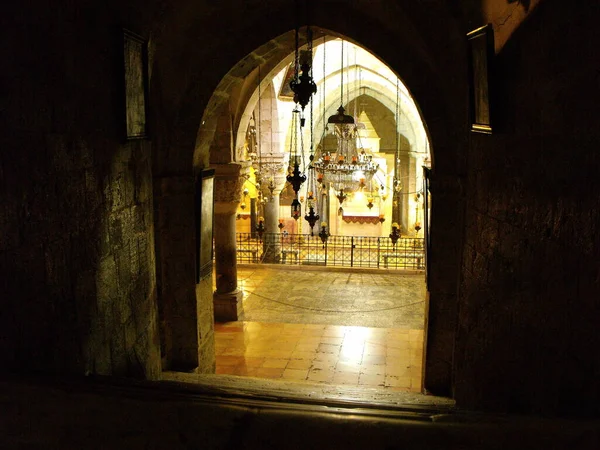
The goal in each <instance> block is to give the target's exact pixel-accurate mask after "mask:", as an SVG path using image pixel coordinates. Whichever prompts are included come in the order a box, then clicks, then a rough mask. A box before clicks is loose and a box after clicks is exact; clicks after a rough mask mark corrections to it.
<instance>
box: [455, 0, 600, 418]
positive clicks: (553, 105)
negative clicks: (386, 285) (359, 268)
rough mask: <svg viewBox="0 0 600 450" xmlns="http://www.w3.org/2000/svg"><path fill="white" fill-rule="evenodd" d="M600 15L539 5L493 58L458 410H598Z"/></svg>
mask: <svg viewBox="0 0 600 450" xmlns="http://www.w3.org/2000/svg"><path fill="white" fill-rule="evenodd" d="M599 12H600V9H599V7H598V5H597V4H594V5H593V6H592V5H591V4H590V3H588V4H586V5H585V6H584V5H583V4H580V5H578V6H577V7H571V6H570V5H566V4H563V3H560V2H558V1H552V0H549V1H546V2H542V3H541V4H540V5H539V6H538V7H537V8H536V10H535V11H534V12H533V13H532V14H531V16H530V17H529V19H528V21H526V22H525V23H524V24H523V25H522V27H521V28H520V29H519V30H517V32H516V33H515V34H513V36H512V37H511V39H510V40H509V41H508V42H507V43H506V45H505V46H504V48H503V49H502V51H501V53H500V54H498V55H497V60H496V68H495V71H496V72H495V78H494V83H495V86H496V88H497V91H496V94H495V96H494V98H493V103H492V107H493V108H494V111H493V113H495V114H494V116H493V119H494V120H495V124H494V133H493V135H491V136H485V135H472V138H471V146H470V150H469V162H468V163H469V177H468V209H467V214H466V243H465V247H464V254H463V262H462V266H463V269H462V277H461V286H460V299H459V301H460V305H459V328H458V337H457V342H456V347H455V394H456V399H457V402H458V404H460V405H461V406H463V407H466V408H476V409H488V410H496V411H507V412H528V413H545V414H573V415H594V414H596V415H597V414H598V413H599V412H600V408H599V406H598V404H599V400H600V376H599V373H600V356H599V355H600V352H598V348H599V346H600V334H599V333H598V332H597V329H598V328H597V327H598V318H599V317H600V314H599V313H600V300H599V299H600V273H599V272H598V255H599V254H600V238H599V236H600V233H599V230H600V218H599V217H600V216H599V215H598V213H597V211H598V208H599V206H600V205H599V199H600V197H599V195H598V192H600V181H599V180H600V178H599V177H598V173H599V171H600V158H599V156H598V149H597V146H598V145H597V143H598V141H599V140H600V122H599V120H598V114H597V111H596V105H597V104H598V100H600V92H599V90H598V73H600V63H599V60H598V58H597V48H598V45H599V44H600V33H599V32H598V27H597V23H596V20H597V17H598V13H599Z"/></svg>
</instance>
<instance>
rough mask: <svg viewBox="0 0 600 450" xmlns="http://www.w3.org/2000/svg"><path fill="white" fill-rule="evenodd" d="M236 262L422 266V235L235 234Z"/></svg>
mask: <svg viewBox="0 0 600 450" xmlns="http://www.w3.org/2000/svg"><path fill="white" fill-rule="evenodd" d="M236 239H237V243H236V244H237V262H238V263H268V264H297V265H319V266H339V267H370V268H381V269H408V270H424V269H425V249H424V246H423V238H408V237H406V238H400V239H398V241H397V242H396V244H395V245H394V244H393V243H392V240H391V239H390V238H389V237H371V236H329V239H327V242H325V243H323V242H321V239H320V238H319V237H318V236H311V235H310V234H284V233H264V234H263V236H262V239H259V238H258V236H256V234H254V236H253V233H237V234H236Z"/></svg>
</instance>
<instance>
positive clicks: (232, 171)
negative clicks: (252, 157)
mask: <svg viewBox="0 0 600 450" xmlns="http://www.w3.org/2000/svg"><path fill="white" fill-rule="evenodd" d="M249 167H250V166H249V164H248V163H227V164H213V165H211V168H212V169H215V213H216V214H235V211H236V210H237V207H238V204H239V203H240V198H241V195H242V187H243V186H244V182H245V181H246V178H247V174H248V171H249Z"/></svg>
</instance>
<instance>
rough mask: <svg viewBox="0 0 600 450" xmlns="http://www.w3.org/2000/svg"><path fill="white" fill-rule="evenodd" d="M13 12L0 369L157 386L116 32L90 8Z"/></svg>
mask: <svg viewBox="0 0 600 450" xmlns="http://www.w3.org/2000/svg"><path fill="white" fill-rule="evenodd" d="M13 6H14V7H15V10H11V9H9V10H8V11H6V17H11V20H10V21H3V26H2V30H1V31H0V33H2V36H1V37H0V41H2V42H3V43H9V45H3V46H2V47H1V51H2V54H1V59H2V61H3V68H2V72H1V74H0V76H1V77H2V79H1V81H0V85H2V87H3V91H2V106H1V107H0V129H1V130H2V133H1V134H0V148H1V149H2V151H1V152H0V198H1V199H2V206H1V208H2V214H0V273H1V274H2V275H1V281H0V283H1V284H0V289H1V294H0V310H1V312H0V361H2V363H1V364H0V366H1V367H2V368H4V369H10V370H28V371H32V370H35V371H42V372H59V373H77V374H106V375H119V376H125V375H126V376H136V377H145V378H155V377H157V376H158V375H159V372H160V355H159V347H158V327H157V323H158V320H157V311H156V281H155V270H154V265H155V256H154V246H153V228H154V227H153V207H152V176H151V154H150V151H151V146H150V143H149V142H148V141H135V142H125V141H124V140H123V136H122V134H121V130H122V129H123V125H122V121H121V118H122V117H123V113H122V103H121V101H122V100H121V99H122V95H121V94H122V91H121V86H122V77H121V75H120V74H122V72H121V68H122V56H121V54H120V51H121V44H120V39H121V35H120V27H119V24H118V21H117V19H116V17H115V16H114V15H111V14H110V13H109V11H108V7H107V5H105V4H100V3H99V4H98V5H91V4H87V3H86V4H80V5H79V4H78V5H70V6H65V7H59V6H58V5H49V4H48V5H46V4H42V3H41V2H33V3H32V4H31V5H30V4H27V6H25V5H20V7H17V6H16V4H15V5H12V6H11V8H12V7H13ZM33 6H35V8H34V7H33ZM113 13H114V12H113Z"/></svg>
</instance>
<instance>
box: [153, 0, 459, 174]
mask: <svg viewBox="0 0 600 450" xmlns="http://www.w3.org/2000/svg"><path fill="white" fill-rule="evenodd" d="M288 3H289V2H282V1H278V0H265V1H263V2H260V3H259V2H254V1H248V2H244V3H240V4H237V5H236V6H237V7H236V8H234V7H232V6H231V5H222V4H220V3H214V4H211V5H204V4H202V5H198V4H196V5H193V4H191V2H185V1H184V2H183V4H182V5H181V7H178V8H176V9H173V10H171V11H169V14H170V15H169V17H167V18H166V19H165V21H164V23H163V27H162V29H161V33H160V39H157V41H156V43H155V47H154V48H153V52H152V61H153V70H152V79H151V100H152V104H153V107H154V108H156V110H157V111H158V113H157V116H160V117H161V123H156V124H154V125H155V127H156V128H160V129H161V133H159V134H158V137H157V139H156V141H155V165H156V167H157V171H158V172H161V171H168V172H178V171H186V170H187V169H185V166H186V162H185V161H188V163H187V164H189V161H191V159H192V155H193V160H194V165H195V166H197V167H203V166H206V165H207V164H208V154H209V149H210V147H211V145H213V144H214V142H213V137H214V135H215V132H216V130H217V124H218V123H221V124H223V123H232V120H231V118H232V117H234V116H235V115H239V112H238V111H236V109H235V107H233V108H232V105H234V106H235V105H238V104H239V102H237V101H233V102H231V101H230V100H231V99H232V97H238V98H239V97H243V96H246V97H247V96H248V94H247V92H248V91H249V90H252V89H253V87H254V86H255V84H256V83H255V80H252V76H251V74H252V73H253V72H254V71H255V69H256V67H257V66H258V64H260V65H261V66H262V68H263V69H264V72H265V73H268V72H269V71H271V70H274V69H275V66H276V65H277V64H278V63H280V62H281V61H283V60H284V59H285V58H286V57H289V55H290V54H291V53H292V52H293V49H294V39H293V33H291V32H288V31H287V30H291V29H293V28H294V21H295V18H294V17H293V14H290V11H289V8H288ZM427 3H428V4H427V5H424V4H423V3H422V2H410V3H404V2H389V1H384V0H379V1H372V2H368V4H367V3H366V2H364V3H363V2H349V3H346V4H345V5H344V14H343V15H340V14H339V8H340V3H339V1H336V0H323V1H321V2H318V3H314V8H315V10H314V11H313V15H312V21H313V23H315V24H316V25H315V27H314V28H315V30H317V29H321V30H324V31H322V33H326V34H329V35H332V36H344V37H345V38H346V39H347V40H351V41H352V42H356V43H358V44H360V45H361V46H362V47H363V48H366V49H367V50H369V51H370V52H371V53H373V54H375V55H376V56H377V57H378V58H379V59H381V60H382V61H385V63H386V65H388V66H389V67H391V68H392V69H393V71H394V72H395V73H397V74H398V75H399V76H400V77H401V78H402V79H403V80H404V81H405V82H406V85H407V87H408V88H409V89H410V91H411V93H412V94H413V96H414V98H415V99H416V102H417V105H418V107H419V110H420V111H421V113H422V115H423V117H424V118H425V121H426V123H427V126H428V129H429V131H430V135H431V136H432V149H433V151H434V152H437V154H436V155H433V158H434V163H435V162H436V159H437V157H438V156H439V157H441V158H442V159H444V160H445V161H446V162H445V163H444V165H445V166H447V167H446V168H445V169H444V170H449V171H450V172H456V170H457V166H456V164H457V160H456V158H455V155H456V153H457V150H456V149H457V148H459V147H460V146H461V145H464V144H461V143H460V140H464V139H465V136H466V129H467V110H466V104H465V101H464V99H465V97H466V74H465V73H464V72H465V71H464V67H465V61H466V56H465V53H464V45H463V38H464V36H463V35H462V34H461V33H460V27H457V25H456V21H455V19H454V17H453V15H452V14H451V13H450V12H449V11H448V9H447V7H446V4H445V2H441V1H440V2H427ZM274 17H276V18H277V19H278V20H273V18H274ZM224 23H226V24H227V26H226V27H225V26H223V25H224ZM325 30H327V31H325ZM330 30H336V32H333V31H330ZM432 30H434V31H435V32H432ZM321 36H322V34H321V35H319V34H318V33H316V36H315V40H316V41H318V40H319V38H320V37H321ZM457 81H459V82H457ZM450 111H452V114H450ZM227 118H229V120H226V119H227ZM234 129H235V128H234V127H233V125H232V127H231V130H230V131H233V130H234ZM461 136H462V137H461ZM217 142H218V145H219V146H220V147H222V146H224V145H226V143H225V140H223V139H218V141H217ZM221 150H222V149H221ZM186 155H187V156H186ZM438 162H440V161H438ZM438 166H439V165H438Z"/></svg>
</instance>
